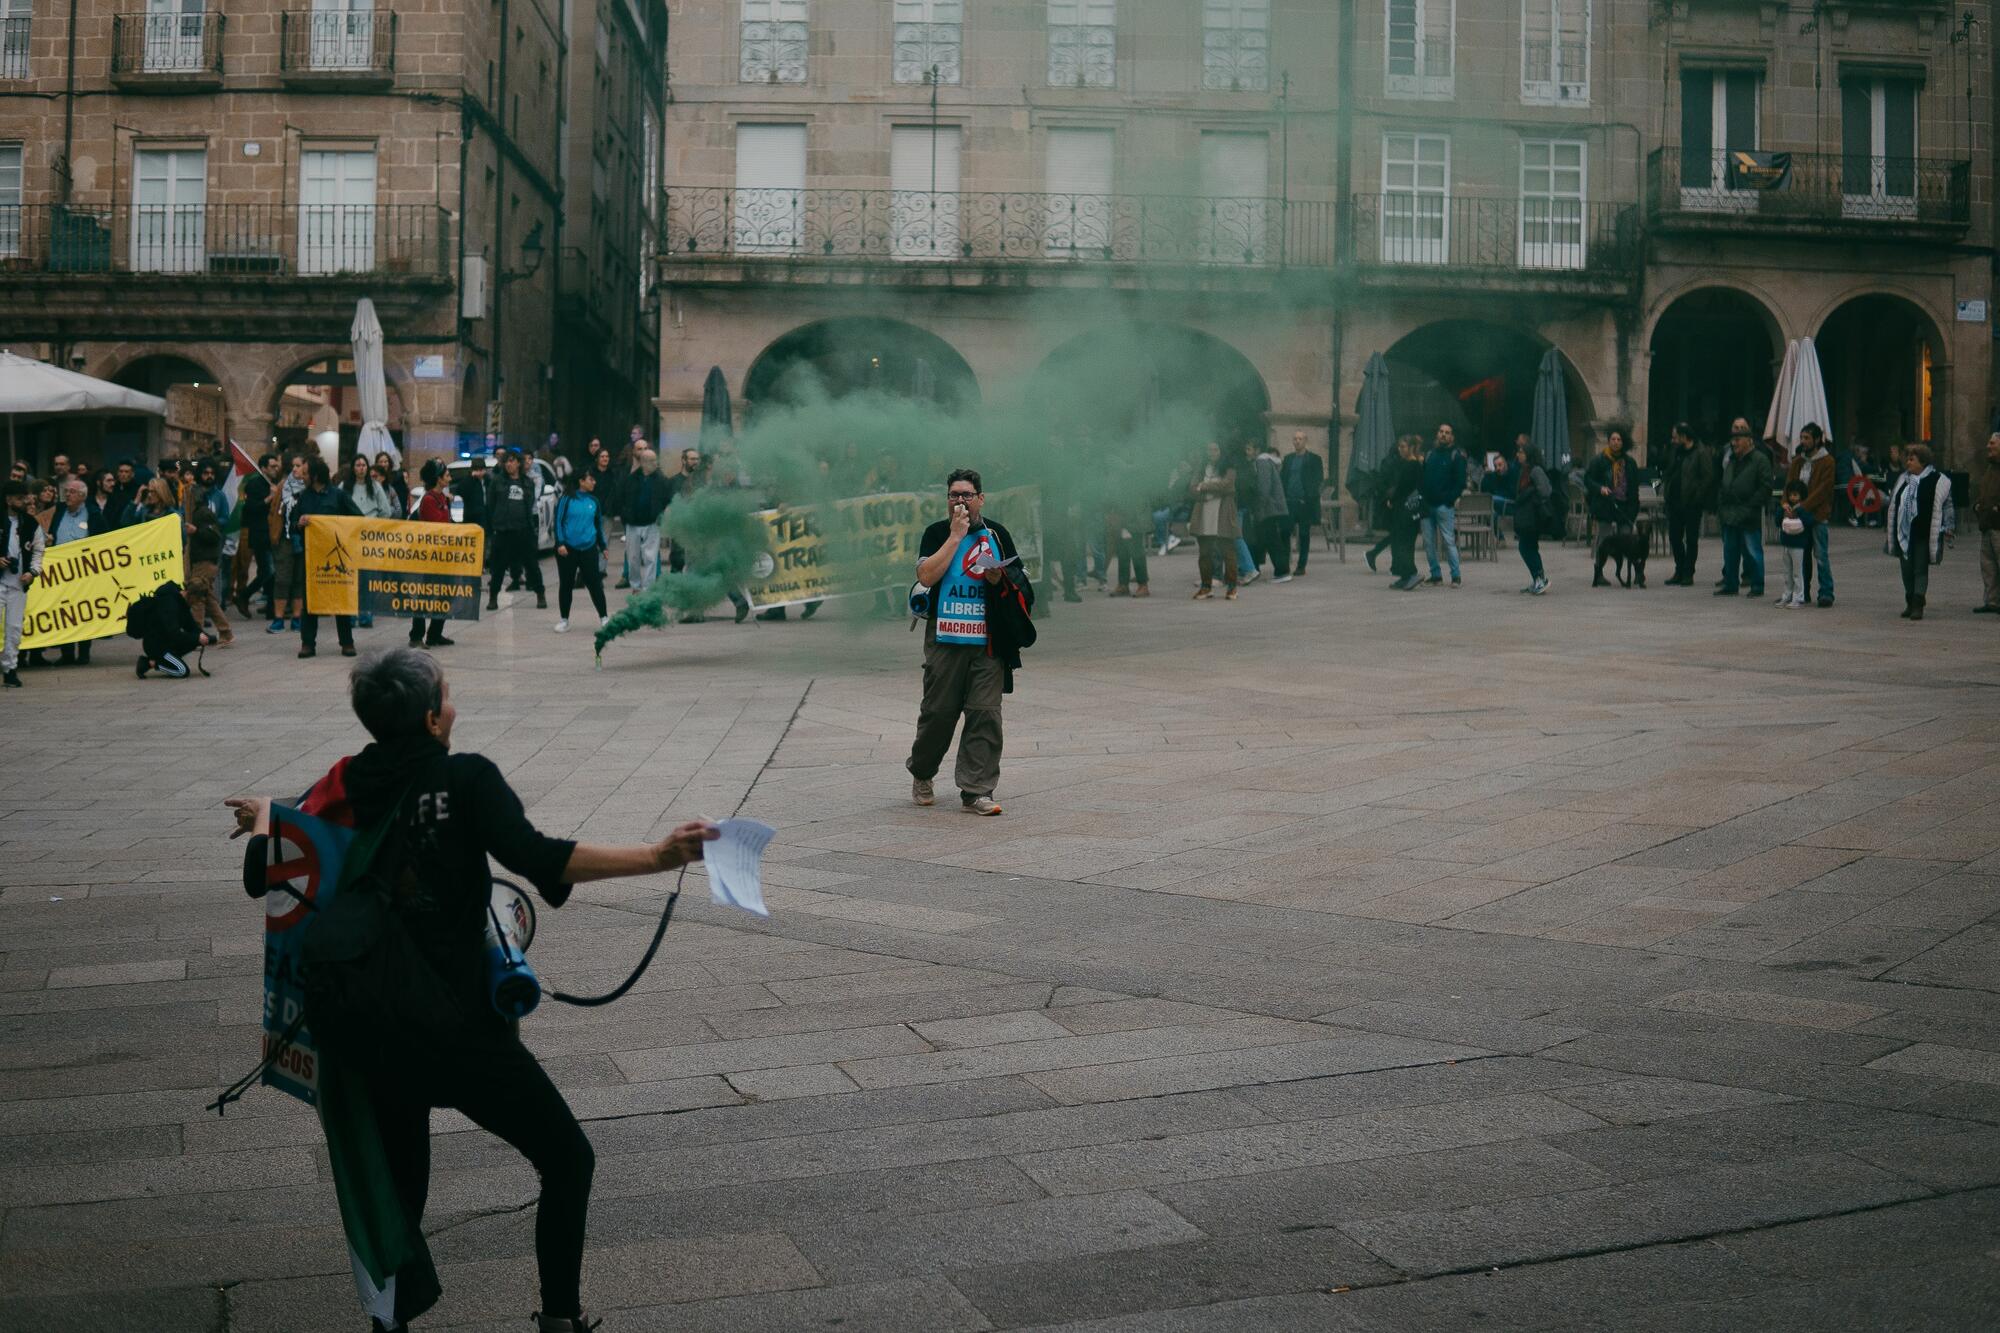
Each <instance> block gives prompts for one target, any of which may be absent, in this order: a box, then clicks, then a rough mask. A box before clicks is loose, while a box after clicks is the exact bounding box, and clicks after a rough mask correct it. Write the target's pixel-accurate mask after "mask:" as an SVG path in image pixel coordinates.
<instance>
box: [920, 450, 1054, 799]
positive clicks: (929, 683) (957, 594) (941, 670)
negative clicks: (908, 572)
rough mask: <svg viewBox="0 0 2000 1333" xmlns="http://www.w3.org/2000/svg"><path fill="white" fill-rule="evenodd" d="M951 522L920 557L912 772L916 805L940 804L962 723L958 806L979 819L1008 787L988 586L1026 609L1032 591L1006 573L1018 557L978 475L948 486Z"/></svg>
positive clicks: (935, 532) (1001, 672)
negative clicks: (920, 671) (922, 603)
mask: <svg viewBox="0 0 2000 1333" xmlns="http://www.w3.org/2000/svg"><path fill="white" fill-rule="evenodd" d="M945 499H946V501H947V502H948V503H949V504H950V506H951V516H950V517H949V518H946V519H940V520H939V521H938V522H936V523H933V524H931V525H930V526H929V527H927V528H925V529H924V535H923V538H922V540H921V541H920V542H919V543H918V547H917V551H918V557H917V582H918V583H920V584H922V585H923V586H924V587H926V588H928V589H930V599H929V606H928V615H927V616H926V617H925V623H924V695H923V705H922V708H921V710H920V711H919V713H918V715H917V736H916V740H915V742H914V743H913V744H912V745H911V747H910V757H909V759H908V760H907V761H906V763H905V765H904V767H906V768H907V769H908V770H909V773H910V778H911V783H910V799H911V800H912V801H914V802H916V804H918V805H932V804H935V803H936V799H937V798H936V795H935V792H934V789H933V787H932V785H931V784H932V780H933V779H934V778H936V777H937V771H938V766H939V765H940V764H942V763H943V762H944V752H945V750H946V749H948V748H949V747H950V745H951V738H952V733H953V732H954V731H956V730H958V726H959V719H960V718H961V717H963V718H964V719H965V728H964V731H963V732H962V733H960V735H959V742H958V765H957V769H956V771H955V772H954V774H953V776H954V778H955V779H956V780H957V782H958V799H959V805H960V807H961V808H962V809H963V810H964V811H965V812H966V813H967V814H972V815H997V814H999V813H1000V806H999V804H998V803H997V802H996V801H994V799H993V791H994V788H996V787H997V786H999V784H1000V751H1001V743H1002V733H1001V726H1000V701H1001V697H1002V695H1003V694H1004V693H1005V692H1006V687H1007V679H1006V673H1007V668H1006V667H1005V665H1004V664H1003V663H1002V661H1001V659H1000V657H999V655H998V654H996V653H995V652H993V651H991V649H992V646H993V645H992V643H991V641H990V639H991V635H990V630H991V625H990V623H989V618H988V615H987V590H988V589H989V588H996V587H999V586H1000V585H1001V584H1003V583H1004V584H1005V585H1006V587H1007V589H1008V591H1009V592H1015V591H1017V590H1018V594H1019V596H1020V597H1021V598H1022V599H1023V602H1024V605H1025V608H1026V609H1028V610H1032V609H1033V606H1034V589H1033V588H1032V587H1031V586H1029V584H1028V582H1027V580H1026V579H1025V578H1024V577H1021V576H1020V573H1019V567H1018V566H1015V567H1014V568H1013V569H1012V570H1008V569H1005V568H1002V564H1003V562H1004V561H1007V560H1012V559H1014V558H1015V557H1016V556H1017V555H1018V554H1019V553H1018V552H1017V550H1016V549H1015V546H1014V538H1013V535H1012V534H1011V533H1009V532H1008V531H1007V529H1006V528H1004V527H1002V526H1000V525H999V524H998V523H994V522H992V521H990V520H988V519H987V518H986V515H985V508H986V496H985V491H984V487H983V486H982V484H981V482H980V479H979V473H977V472H976V471H974V470H973V469H971V468H959V469H958V470H957V471H955V472H953V473H952V474H951V476H950V477H949V478H948V479H947V480H946V483H945Z"/></svg>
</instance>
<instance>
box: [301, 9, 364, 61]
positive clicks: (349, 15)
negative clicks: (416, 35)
mask: <svg viewBox="0 0 2000 1333" xmlns="http://www.w3.org/2000/svg"><path fill="white" fill-rule="evenodd" d="M374 67H375V0H313V6H312V26H311V28H310V30H309V31H308V33H307V42H306V68H308V69H373V68H374Z"/></svg>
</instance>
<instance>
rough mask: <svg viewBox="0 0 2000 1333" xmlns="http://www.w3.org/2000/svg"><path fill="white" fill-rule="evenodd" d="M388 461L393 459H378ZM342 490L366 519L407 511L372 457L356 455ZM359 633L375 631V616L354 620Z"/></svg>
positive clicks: (397, 515)
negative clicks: (365, 630)
mask: <svg viewBox="0 0 2000 1333" xmlns="http://www.w3.org/2000/svg"><path fill="white" fill-rule="evenodd" d="M378 457H379V458H381V459H387V458H388V457H389V455H387V454H381V455H378ZM341 489H342V490H343V491H345V492H347V500H348V503H349V504H351V505H353V506H354V512H355V513H357V514H359V515H361V517H363V518H401V517H402V516H403V510H402V505H401V502H400V501H399V500H398V499H397V496H396V492H395V490H394V488H393V487H392V486H391V484H390V482H389V472H388V469H387V467H385V466H384V464H383V463H380V462H377V463H373V464H371V463H369V461H368V455H366V454H356V455H354V457H353V459H352V460H351V461H350V462H349V463H348V473H347V477H346V478H345V480H343V481H342V482H341ZM354 624H355V627H356V628H358V629H373V628H374V627H375V613H374V612H373V611H363V612H361V613H360V614H359V615H357V616H355V618H354Z"/></svg>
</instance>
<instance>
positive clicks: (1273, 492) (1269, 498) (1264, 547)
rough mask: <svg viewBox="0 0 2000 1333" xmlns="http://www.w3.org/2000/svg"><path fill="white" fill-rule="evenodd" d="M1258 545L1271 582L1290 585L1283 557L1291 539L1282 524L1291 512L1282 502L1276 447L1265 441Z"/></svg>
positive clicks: (1260, 470) (1259, 479)
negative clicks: (1266, 560)
mask: <svg viewBox="0 0 2000 1333" xmlns="http://www.w3.org/2000/svg"><path fill="white" fill-rule="evenodd" d="M1255 467H1256V472H1257V503H1256V508H1255V513H1256V520H1257V537H1258V541H1257V546H1256V548H1255V550H1256V554H1257V556H1258V559H1259V561H1260V562H1261V561H1262V560H1265V559H1268V560H1269V561H1270V562H1271V582H1273V583H1290V582H1291V581H1292V567H1291V563H1290V561H1289V560H1288V559H1287V558H1286V557H1287V556H1289V555H1290V554H1291V537H1290V534H1289V533H1288V532H1287V531H1286V528H1285V524H1286V522H1287V520H1288V517H1289V515H1290V513H1291V509H1290V507H1289V506H1288V505H1287V504H1286V503H1285V480H1284V472H1283V465H1282V463H1281V461H1280V460H1279V458H1278V446H1277V445H1275V444H1272V443H1270V442H1269V441H1266V442H1265V444H1264V452H1263V453H1261V454H1258V455H1257V458H1256V461H1255Z"/></svg>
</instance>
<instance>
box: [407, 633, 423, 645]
mask: <svg viewBox="0 0 2000 1333" xmlns="http://www.w3.org/2000/svg"><path fill="white" fill-rule="evenodd" d="M423 646H424V636H423V635H421V634H412V635H411V636H410V647H412V648H421V647H423Z"/></svg>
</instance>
